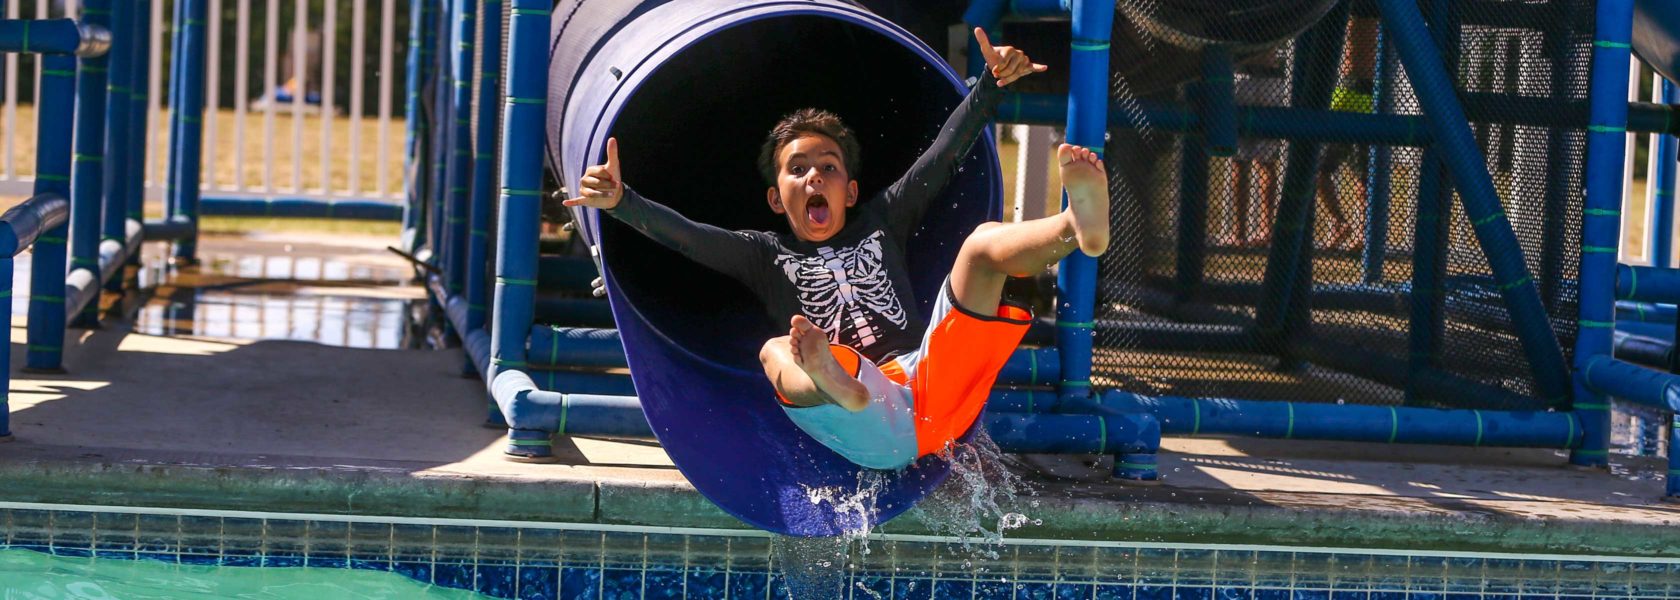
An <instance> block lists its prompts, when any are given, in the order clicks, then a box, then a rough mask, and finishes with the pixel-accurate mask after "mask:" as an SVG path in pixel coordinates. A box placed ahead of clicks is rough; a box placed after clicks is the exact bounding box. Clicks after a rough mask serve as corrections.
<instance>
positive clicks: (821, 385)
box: [788, 315, 869, 412]
mask: <svg viewBox="0 0 1680 600" xmlns="http://www.w3.org/2000/svg"><path fill="white" fill-rule="evenodd" d="M789 324H790V325H792V327H791V328H789V329H788V336H789V337H792V338H793V340H792V341H793V344H792V346H793V363H794V364H796V365H799V368H800V369H801V370H803V371H805V375H806V376H808V377H810V378H811V383H815V384H817V390H818V391H821V392H822V393H823V395H824V396H827V397H828V400H829V401H830V402H833V403H835V404H838V405H840V408H844V409H846V410H849V411H852V412H857V411H860V410H863V409H864V408H865V407H868V406H869V389H868V388H865V387H863V382H861V381H858V380H857V379H856V378H854V377H852V376H851V374H850V373H847V372H846V369H844V368H842V367H841V366H840V361H837V360H835V359H834V354H833V353H831V352H830V351H829V349H828V334H825V333H823V331H822V330H821V329H817V326H816V325H815V324H812V323H811V320H810V319H807V318H805V316H804V315H794V316H793V319H792V321H790V323H789Z"/></svg>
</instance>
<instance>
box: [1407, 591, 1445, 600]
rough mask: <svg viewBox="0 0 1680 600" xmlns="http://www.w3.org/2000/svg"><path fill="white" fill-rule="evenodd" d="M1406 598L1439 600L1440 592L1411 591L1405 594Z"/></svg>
mask: <svg viewBox="0 0 1680 600" xmlns="http://www.w3.org/2000/svg"><path fill="white" fill-rule="evenodd" d="M1406 598H1407V600H1441V593H1440V592H1412V593H1410V594H1407V595H1406Z"/></svg>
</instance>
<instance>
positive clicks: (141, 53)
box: [107, 0, 168, 266]
mask: <svg viewBox="0 0 1680 600" xmlns="http://www.w3.org/2000/svg"><path fill="white" fill-rule="evenodd" d="M154 1H161V0H138V2H136V4H135V6H136V10H135V13H134V27H135V32H134V57H136V58H135V60H134V63H133V65H132V66H133V69H134V77H133V79H132V80H131V82H132V85H130V86H129V87H130V89H129V93H128V100H129V110H128V114H129V119H128V129H129V133H128V140H127V142H128V144H129V153H130V155H131V160H133V161H134V162H133V163H132V164H133V165H134V166H133V167H132V168H131V169H130V171H129V172H128V173H127V175H129V179H128V181H127V182H125V183H126V185H127V188H128V189H127V191H126V193H125V194H124V195H123V202H125V203H126V206H125V209H124V212H125V213H126V215H127V219H125V220H124V222H123V226H122V230H121V231H123V232H126V231H128V228H129V226H128V221H137V222H138V221H143V220H145V218H146V177H145V175H144V172H145V165H146V156H147V154H149V153H150V152H151V144H149V143H147V140H148V139H149V136H148V135H147V133H148V132H147V130H146V128H147V126H148V119H147V116H148V115H149V114H150V113H151V90H150V87H149V86H147V85H146V83H145V82H147V81H150V80H151V64H150V63H151V61H149V60H145V59H144V58H143V57H147V56H151V55H152V50H151V48H152V35H151V31H152V21H151V19H148V18H145V17H144V15H149V14H152V13H151V11H152V2H154ZM109 152H110V151H109V150H108V149H107V154H108V153H109ZM164 204H166V205H167V204H168V202H167V199H166V201H165V202H164ZM139 259H140V253H138V252H131V253H129V264H130V265H135V266H138V265H139Z"/></svg>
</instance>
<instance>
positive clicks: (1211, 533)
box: [0, 234, 1680, 557]
mask: <svg viewBox="0 0 1680 600" xmlns="http://www.w3.org/2000/svg"><path fill="white" fill-rule="evenodd" d="M390 243H392V240H391V239H389V238H382V237H359V236H347V235H340V234H334V235H307V234H284V235H281V234H275V235H267V236H252V237H228V236H219V237H207V238H206V239H205V240H204V241H203V242H202V244H201V246H200V248H201V256H202V257H203V258H204V264H203V266H202V267H198V268H192V269H175V268H171V267H164V266H161V265H163V264H165V262H166V261H164V260H162V259H163V257H164V254H163V250H164V248H163V247H162V246H161V245H156V244H153V245H149V246H148V248H147V249H146V257H147V260H146V264H147V265H148V267H147V269H145V270H143V271H142V273H141V275H140V277H141V279H142V280H143V281H145V282H146V283H147V284H148V286H149V287H151V292H150V293H148V294H146V295H145V296H143V297H139V298H134V299H131V305H132V306H131V307H130V308H131V310H130V311H129V313H128V314H131V315H132V318H131V319H127V320H113V321H109V322H107V324H106V326H105V327H104V328H103V329H99V330H94V331H80V330H72V332H71V335H70V340H69V341H68V343H67V346H68V347H67V350H66V367H67V370H68V373H66V374H62V375H40V374H27V373H22V372H21V371H20V369H19V367H20V366H21V356H22V354H23V352H22V342H23V327H22V326H23V321H22V318H21V312H20V311H19V310H18V309H17V306H20V304H17V302H21V297H22V296H23V295H24V294H23V292H22V291H21V290H20V291H19V292H18V294H17V296H18V297H19V298H17V299H16V301H15V303H14V318H13V330H12V341H13V357H14V362H13V365H12V367H13V370H12V373H13V376H14V379H13V383H12V390H11V413H12V429H13V432H14V434H15V438H16V439H15V441H14V442H13V443H10V444H6V445H0V480H3V481H6V482H8V484H7V485H6V486H5V488H4V489H5V490H6V491H5V492H4V493H0V497H3V498H4V499H7V500H16V501H36V502H71V503H93V504H122V505H145V506H156V505H167V506H189V507H202V508H234V509H249V510H272V511H284V512H293V511H296V512H338V513H343V512H350V513H358V514H381V515H410V516H429V517H471V518H487V519H537V520H562V521H590V522H605V523H633V524H643V525H658V526H690V527H741V526H742V525H741V524H740V523H739V522H738V521H735V520H734V519H733V518H731V517H729V516H728V515H726V514H723V513H722V512H721V511H719V510H717V509H715V508H713V507H712V506H711V505H710V504H709V503H707V502H706V501H705V500H704V499H703V498H701V497H699V495H698V494H697V493H696V492H695V491H694V490H693V488H692V487H691V486H689V485H688V484H687V482H686V481H685V480H684V479H683V477H682V475H681V474H680V473H678V472H677V471H676V470H675V469H674V468H673V467H671V464H670V461H669V459H668V458H667V457H666V456H665V455H664V453H663V452H662V451H660V449H659V447H658V445H657V444H656V443H653V442H646V441H614V440H600V439H587V438H568V439H565V440H562V441H560V442H559V443H557V446H556V450H557V452H558V453H559V454H560V457H561V459H562V460H561V462H560V463H559V464H552V465H530V464H519V463H513V462H509V461H506V460H504V459H503V458H502V456H501V447H502V444H503V439H502V437H503V436H502V434H503V430H501V429H497V428H486V427H484V426H483V425H482V424H483V422H484V420H485V419H484V416H485V413H486V406H487V405H486V395H485V391H484V386H483V383H482V382H481V381H479V380H478V379H477V378H473V377H463V376H462V370H463V365H464V361H465V359H464V357H463V356H462V354H461V352H460V351H459V350H453V349H447V350H432V349H428V348H424V347H422V346H424V345H425V344H424V343H423V340H425V339H426V336H425V335H423V333H424V332H423V331H420V330H417V329H416V328H414V327H412V326H410V325H409V323H410V322H411V321H412V320H411V319H409V316H410V315H412V314H414V311H416V309H417V307H422V306H423V303H424V293H423V291H422V290H421V289H420V288H419V287H417V286H415V285H413V284H411V283H410V282H409V279H410V276H411V275H412V272H411V270H410V266H409V265H408V263H407V262H406V261H404V260H403V259H401V258H399V257H397V256H396V255H394V254H392V253H390V252H387V251H386V250H385V249H384V248H385V246H386V245H388V244H390ZM19 262H20V263H26V262H27V261H19ZM20 266H21V264H20ZM19 270H20V271H23V270H24V269H21V268H20V269H19ZM20 278H21V279H24V280H26V279H27V278H26V277H21V275H20ZM1165 446H1166V449H1165V451H1164V452H1163V453H1162V455H1161V461H1160V462H1161V465H1162V466H1161V469H1162V474H1163V476H1164V481H1163V482H1162V483H1161V484H1160V485H1158V486H1154V487H1132V486H1125V485H1120V484H1118V483H1115V482H1113V481H1111V480H1109V479H1108V478H1107V476H1106V472H1107V469H1106V468H1105V465H1101V464H1099V465H1095V466H1091V465H1088V464H1086V462H1088V461H1089V460H1091V457H1022V458H1018V459H1011V460H1012V464H1013V465H1014V466H1015V467H1016V468H1017V469H1019V470H1021V471H1022V472H1025V473H1028V474H1029V475H1028V478H1029V480H1030V482H1031V487H1032V488H1033V489H1034V490H1036V492H1035V494H1036V495H1034V496H1032V497H1031V498H1030V502H1031V504H1030V505H1029V507H1030V509H1029V510H1028V512H1029V517H1032V518H1034V519H1038V520H1040V521H1041V523H1040V524H1038V525H1029V526H1028V527H1027V528H1024V529H1022V530H1020V531H1018V532H1016V534H1017V535H1020V536H1023V537H1047V538H1081V539H1126V540H1143V541H1170V540H1182V541H1197V542H1222V543H1271V544H1303V545H1319V546H1324V545H1332V546H1377V547H1400V548H1404V547H1424V548H1432V549H1437V550H1439V549H1453V548H1459V549H1483V550H1504V551H1513V552H1515V551H1528V552H1590V553H1602V554H1625V553H1638V554H1641V555H1647V556H1672V557H1680V536H1674V535H1670V534H1669V533H1668V532H1672V531H1674V529H1673V527H1674V526H1675V525H1677V524H1680V505H1672V504H1664V503H1662V502H1660V499H1659V496H1660V495H1661V492H1662V489H1663V482H1662V476H1663V474H1664V472H1665V469H1666V467H1665V465H1664V464H1663V463H1662V462H1661V460H1660V459H1658V458H1656V457H1651V456H1637V457H1636V456H1622V455H1618V456H1616V457H1614V459H1613V462H1614V463H1615V465H1616V466H1615V469H1614V470H1613V471H1611V472H1605V471H1593V470H1576V469H1572V468H1569V467H1567V466H1565V462H1566V461H1565V458H1564V456H1563V454H1562V453H1561V452H1556V451H1550V450H1524V449H1496V448H1450V447H1434V446H1385V445H1374V444H1342V443H1301V442H1283V441H1275V440H1241V439H1233V440H1219V439H1169V440H1167V441H1166V443H1165ZM886 529H887V530H893V531H898V532H901V533H927V531H926V529H925V528H923V527H921V526H919V525H918V522H917V521H916V519H914V518H907V519H900V520H899V521H895V522H894V523H892V524H889V526H888V527H887V528H886Z"/></svg>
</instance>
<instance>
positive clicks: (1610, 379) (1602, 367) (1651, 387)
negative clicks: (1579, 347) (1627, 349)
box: [1580, 355, 1680, 417]
mask: <svg viewBox="0 0 1680 600" xmlns="http://www.w3.org/2000/svg"><path fill="white" fill-rule="evenodd" d="M1580 379H1581V381H1582V383H1583V384H1584V385H1586V386H1587V388H1589V389H1591V390H1592V391H1593V392H1594V393H1597V394H1603V395H1605V396H1614V397H1616V398H1621V399H1623V400H1626V401H1628V402H1633V403H1636V404H1642V405H1645V406H1650V407H1654V408H1657V409H1660V410H1668V411H1680V375H1674V374H1672V373H1664V372H1662V371H1658V370H1655V369H1647V368H1645V367H1641V366H1639V365H1636V364H1633V363H1630V362H1627V361H1624V360H1617V359H1614V358H1610V357H1609V356H1605V355H1599V356H1594V357H1592V358H1590V359H1588V360H1587V361H1586V362H1585V364H1584V365H1583V366H1582V367H1581V373H1580ZM1585 416H1586V414H1585V413H1583V417H1585Z"/></svg>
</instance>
